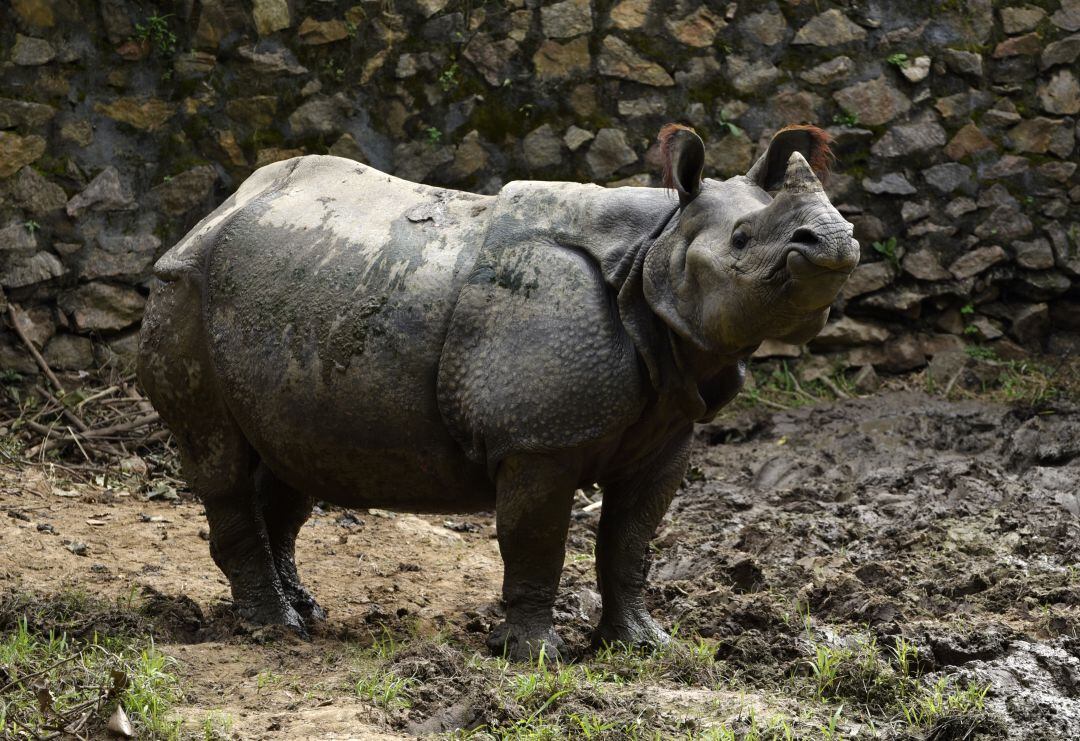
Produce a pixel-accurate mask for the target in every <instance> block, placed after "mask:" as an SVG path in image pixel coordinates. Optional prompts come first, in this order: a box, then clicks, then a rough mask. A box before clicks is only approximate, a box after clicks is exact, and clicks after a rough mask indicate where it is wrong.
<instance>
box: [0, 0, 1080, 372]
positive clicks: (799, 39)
mask: <svg viewBox="0 0 1080 741" xmlns="http://www.w3.org/2000/svg"><path fill="white" fill-rule="evenodd" d="M1078 32H1080V0H1061V1H1060V2H1059V1H1058V0H1048V1H1044V0H1013V1H1012V2H1009V3H1001V4H997V3H995V4H991V3H990V2H988V0H974V1H965V2H955V1H953V0H940V1H939V2H919V1H916V2H903V3H900V2H884V1H882V0H870V1H869V2H861V3H850V4H848V3H835V4H831V3H828V2H826V1H824V0H821V1H818V2H809V0H784V1H782V2H771V3H768V2H766V3H759V2H748V1H746V0H743V1H742V2H723V1H715V2H713V1H710V2H704V3H701V2H690V1H689V0H675V1H672V0H619V1H618V2H610V1H609V0H564V1H563V2H558V3H554V4H550V3H549V4H542V3H540V2H537V0H508V1H507V2H483V1H482V0H397V1H395V0H352V1H351V2H327V1H326V0H322V1H317V0H174V2H157V3H155V2H142V1H141V0H97V1H96V2H91V1H90V0H6V1H5V2H3V3H0V285H2V287H3V291H4V296H5V298H0V308H4V307H3V305H2V304H3V303H4V302H7V301H10V302H12V303H16V304H18V305H19V306H20V307H22V309H23V310H24V312H23V313H22V314H21V315H20V316H21V322H22V324H23V327H24V329H25V331H26V334H27V335H28V336H29V337H30V338H31V339H32V340H33V341H34V342H35V343H36V344H37V345H39V346H40V347H41V348H42V349H43V351H44V354H45V357H46V358H47V359H48V360H49V362H50V363H52V364H53V365H55V366H56V367H58V368H66V369H78V368H84V367H89V366H92V365H94V364H98V363H103V362H107V361H109V360H112V359H116V358H117V357H120V358H123V357H127V356H130V354H131V353H132V351H133V348H134V345H135V341H134V335H135V331H136V329H137V325H138V321H139V318H140V313H141V310H142V307H143V304H144V301H145V295H146V291H147V287H148V278H149V269H150V265H151V264H152V261H153V259H154V257H155V256H156V255H158V254H160V253H161V252H162V251H163V250H164V249H165V248H167V247H168V245H170V244H172V243H173V242H174V241H175V240H176V239H177V238H179V237H180V236H181V235H182V234H183V233H184V232H185V231H186V230H187V229H189V228H190V227H191V226H192V225H193V224H194V223H195V222H196V221H197V220H198V219H199V218H200V217H201V216H202V215H204V214H205V213H206V212H207V211H208V210H209V209H211V208H212V207H213V206H214V205H216V204H217V203H218V202H220V201H221V200H222V199H223V198H224V197H226V196H227V195H228V194H229V193H230V192H231V191H232V190H234V189H235V188H236V187H237V185H238V184H239V183H240V182H241V181H242V180H243V179H244V178H245V177H247V175H248V174H250V173H251V172H252V170H254V169H255V168H256V167H258V166H260V165H263V164H266V163H268V162H273V161H275V160H279V159H283V158H287V157H292V156H294V155H297V154H302V153H326V152H330V153H333V154H337V155H341V156H344V157H351V158H354V159H357V160H360V161H362V162H367V163H370V164H372V165H374V166H376V167H379V168H381V169H384V170H386V171H388V172H393V173H395V174H397V175H399V176H401V177H404V178H409V179H413V180H422V181H424V182H428V183H434V184H439V185H446V186H451V187H455V188H463V189H471V190H477V191H481V192H489V193H490V192H493V191H495V190H497V189H498V188H499V187H500V186H501V184H502V183H504V182H507V181H509V180H511V179H515V178H542V179H573V180H590V181H595V182H601V183H608V184H620V183H630V184H652V185H656V184H657V182H656V169H657V168H656V166H655V149H654V146H653V141H654V137H655V133H656V131H657V130H658V128H659V126H660V125H661V124H662V123H664V122H666V121H669V120H683V121H685V122H688V123H690V124H692V125H694V126H695V127H696V128H697V129H698V131H699V132H701V134H702V136H703V138H704V139H705V140H706V143H707V146H708V170H709V171H710V172H709V173H708V174H711V175H713V176H718V177H722V176H727V175H731V174H733V173H737V172H743V171H745V169H746V168H747V167H748V165H749V164H750V162H751V161H752V159H753V158H754V156H755V153H756V151H758V150H759V149H760V147H761V145H762V142H763V141H767V139H768V137H769V136H770V134H771V133H772V132H773V131H774V130H775V129H776V128H778V127H780V126H782V125H784V124H787V123H792V122H801V121H806V122H815V123H819V124H821V125H827V126H828V127H829V129H830V131H831V133H832V134H833V136H834V137H835V139H836V152H837V154H838V156H839V161H838V165H837V168H836V173H835V175H834V176H833V178H832V180H831V182H830V184H829V188H830V190H831V193H832V195H833V199H834V202H835V203H837V204H838V206H839V208H840V209H841V211H842V212H844V213H845V214H846V215H847V216H848V218H850V219H851V220H852V221H853V222H854V223H855V224H856V232H857V236H858V238H859V240H860V241H861V243H862V245H863V260H864V264H863V265H862V266H861V267H860V268H859V269H858V271H857V272H856V273H855V275H854V276H853V278H852V279H851V281H850V282H849V284H848V286H847V288H846V289H845V291H844V294H843V296H842V297H841V299H839V300H838V302H837V306H836V307H835V310H834V321H833V322H832V323H831V324H830V326H829V327H828V328H827V329H826V330H825V332H823V334H822V336H821V337H820V338H819V339H818V340H817V341H815V343H814V345H813V349H814V350H815V352H818V353H823V354H827V355H829V356H830V357H831V358H832V359H834V360H836V361H837V362H842V363H845V364H848V365H852V366H855V365H858V366H865V365H868V364H870V365H873V366H875V367H876V368H878V369H879V370H886V371H899V370H905V369H909V368H916V367H919V366H920V365H922V364H923V363H925V362H926V358H927V356H930V355H933V354H934V353H936V352H939V351H941V350H943V349H954V348H957V347H959V346H960V345H961V344H963V343H965V342H980V343H987V344H991V345H994V346H995V347H997V348H998V350H999V351H1001V352H1002V353H1005V352H1019V350H1020V348H1019V347H1018V346H1025V347H1027V348H1029V349H1039V348H1041V349H1046V350H1050V351H1053V352H1066V351H1070V350H1072V349H1073V348H1076V347H1080V339H1078V338H1080V335H1078V334H1076V332H1077V330H1080V298H1078V297H1077V291H1076V289H1074V288H1073V285H1074V279H1075V278H1076V277H1077V276H1078V275H1080V256H1078V248H1080V244H1078V242H1080V210H1078V208H1077V203H1078V202H1080V185H1078V183H1080V178H1078V176H1077V173H1076V169H1077V165H1076V161H1077V135H1078V128H1077V121H1076V116H1077V114H1080V83H1078V80H1077V64H1076V60H1077V57H1078V55H1080V33H1078ZM5 321H7V317H6V312H5ZM765 352H766V353H771V354H779V355H797V354H799V353H800V352H801V349H800V348H791V347H783V346H779V345H776V344H770V345H768V346H767V347H766V348H765ZM0 367H2V368H3V369H5V370H7V369H13V370H16V371H20V372H22V371H32V370H33V363H32V361H31V359H30V357H29V356H28V355H27V354H26V353H25V352H24V351H23V349H22V347H21V345H20V344H19V343H18V341H17V340H16V338H15V336H14V334H13V333H12V332H11V331H10V325H8V326H3V327H0Z"/></svg>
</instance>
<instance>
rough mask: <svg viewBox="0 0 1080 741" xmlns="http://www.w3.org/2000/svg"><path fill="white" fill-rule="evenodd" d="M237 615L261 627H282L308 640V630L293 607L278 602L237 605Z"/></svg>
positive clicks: (269, 601) (268, 601)
mask: <svg viewBox="0 0 1080 741" xmlns="http://www.w3.org/2000/svg"><path fill="white" fill-rule="evenodd" d="M236 614H238V615H239V616H240V617H241V618H243V619H244V620H246V621H248V622H251V623H256V624H259V625H280V626H282V627H285V628H288V629H289V630H292V631H293V632H295V633H296V634H297V635H299V636H301V637H303V638H307V637H308V630H307V626H306V625H305V624H304V620H303V618H301V617H300V613H298V612H297V611H296V609H295V608H293V606H292V605H290V604H288V603H286V602H284V601H283V600H282V601H277V600H272V601H271V600H267V601H262V602H259V603H239V602H238V603H236Z"/></svg>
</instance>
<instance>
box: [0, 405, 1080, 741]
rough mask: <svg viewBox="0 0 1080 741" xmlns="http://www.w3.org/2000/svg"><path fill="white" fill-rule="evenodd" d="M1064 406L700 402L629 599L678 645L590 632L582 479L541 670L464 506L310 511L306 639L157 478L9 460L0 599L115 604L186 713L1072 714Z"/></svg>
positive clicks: (858, 726) (1075, 580)
mask: <svg viewBox="0 0 1080 741" xmlns="http://www.w3.org/2000/svg"><path fill="white" fill-rule="evenodd" d="M1078 432H1080V411H1078V409H1077V408H1076V407H1075V406H1073V405H1072V404H1070V403H1067V402H1061V401H1059V402H1049V403H1041V404H1040V405H1038V406H1035V407H1032V406H1027V405H1023V404H1021V405H1017V404H999V403H995V402H989V401H985V400H978V399H975V400H967V401H946V400H944V399H943V398H941V397H940V396H936V395H932V394H927V393H925V392H923V391H912V390H893V391H887V392H882V393H878V394H876V395H873V396H869V397H864V398H856V399H845V400H837V401H833V402H827V403H820V404H814V405H809V406H806V407H802V408H798V409H791V410H779V409H770V408H767V407H764V406H760V405H759V406H757V407H751V408H743V409H741V410H737V411H732V412H728V413H725V415H724V416H723V417H722V418H721V419H720V420H718V421H717V422H715V423H713V424H710V425H707V426H704V427H702V428H701V429H700V430H699V445H698V448H697V452H696V454H695V456H694V460H693V467H692V469H691V472H690V475H689V476H688V480H687V482H686V483H685V484H684V487H683V489H682V490H681V491H680V493H679V495H678V497H677V498H676V500H675V503H674V505H673V506H672V509H671V511H670V512H669V514H668V516H667V518H666V520H665V522H664V524H663V526H662V528H661V529H660V531H659V532H658V534H657V538H656V540H655V549H654V565H653V571H652V587H651V590H650V593H649V602H650V606H651V607H652V609H653V613H654V615H655V616H656V617H657V618H658V619H660V620H661V621H662V622H663V623H664V624H666V625H667V626H671V627H677V630H678V635H679V636H680V638H682V641H681V643H680V644H679V648H678V650H672V651H670V652H667V653H666V654H664V655H662V656H660V657H658V658H648V657H639V656H636V655H633V654H629V653H626V652H623V653H622V654H618V653H617V652H606V653H603V652H602V653H600V654H597V653H595V652H594V651H593V650H592V649H591V648H590V646H589V627H590V623H593V622H595V620H596V617H597V612H598V607H599V605H598V597H597V594H596V592H595V591H594V588H595V585H594V577H593V570H592V569H593V559H592V551H593V543H594V530H595V527H596V524H597V521H598V517H599V510H598V509H597V508H595V507H590V506H588V505H589V502H590V501H591V500H594V499H595V498H596V497H597V496H598V493H597V492H586V493H584V495H583V496H581V497H580V498H579V501H578V508H577V509H576V510H575V516H574V521H573V524H572V532H571V537H570V551H569V553H568V556H567V566H566V570H565V574H564V579H563V588H562V593H561V597H560V600H559V603H558V607H557V620H558V623H559V630H560V632H561V634H562V635H563V637H564V638H565V639H566V640H567V642H568V643H569V644H570V647H571V650H570V659H571V662H572V666H571V667H570V669H569V670H566V669H563V670H562V672H561V673H560V669H559V667H552V666H544V667H507V666H506V665H505V664H504V663H502V662H500V661H498V660H497V659H491V658H487V657H486V653H485V652H484V650H483V639H484V636H485V633H486V631H487V630H488V629H489V628H490V627H491V626H492V625H493V624H494V623H496V622H497V621H498V619H499V614H500V606H499V604H498V601H497V595H498V587H499V580H500V561H499V556H498V549H497V545H496V541H495V531H494V523H493V518H492V517H490V516H485V515H469V516H463V517H445V516H439V517H436V516H416V515H411V514H394V513H388V512H380V511H366V510H365V511H345V510H340V509H330V508H327V509H325V510H323V509H320V510H318V511H317V512H316V515H315V516H314V517H313V518H312V521H311V522H310V523H309V525H308V526H307V527H305V529H304V530H303V532H302V534H301V538H300V542H299V545H298V563H299V566H300V572H301V576H302V577H303V578H304V579H305V581H306V582H307V584H308V586H309V587H310V588H311V590H312V592H313V593H314V594H315V595H316V596H317V598H318V599H319V600H320V601H321V603H322V604H323V605H324V606H325V607H326V608H327V609H328V610H329V613H330V619H329V622H328V623H327V625H326V626H325V627H324V628H323V629H322V630H321V632H320V633H319V634H318V635H316V636H315V637H314V638H313V640H311V641H303V640H300V639H297V638H295V637H292V636H290V635H283V634H280V633H278V632H276V631H272V630H264V629H258V628H256V627H255V626H249V625H244V624H242V623H241V622H239V621H238V620H236V619H235V618H234V617H232V614H231V612H230V610H229V604H228V589H227V585H226V583H225V581H224V578H223V577H222V575H221V574H220V572H219V571H218V570H217V569H216V568H215V567H214V564H213V562H212V561H211V560H210V556H209V552H208V548H207V543H206V541H205V527H206V523H205V519H204V517H203V514H202V510H201V507H200V505H199V504H198V503H197V502H195V501H192V500H191V499H190V497H189V496H187V495H186V494H185V492H184V490H183V487H182V485H177V484H176V483H175V482H170V481H169V480H167V479H164V478H161V477H160V475H157V474H155V473H153V472H151V474H150V477H149V480H146V479H143V478H140V477H139V476H137V475H134V476H133V475H117V476H116V477H115V478H114V477H111V476H105V477H102V476H100V475H86V474H80V472H79V470H77V469H75V470H69V469H64V468H60V467H55V466H49V465H35V466H31V467H27V466H15V465H13V464H10V463H5V464H3V465H2V466H0V509H2V510H3V512H4V513H5V516H3V517H0V553H2V554H3V557H2V559H0V607H3V606H5V605H6V607H4V609H0V627H3V628H4V630H10V629H11V621H12V620H13V616H14V615H15V614H16V613H18V612H19V611H20V610H21V611H22V614H23V615H27V614H29V615H31V616H32V617H33V620H32V621H31V622H33V621H38V622H39V623H40V625H39V627H40V628H41V629H43V630H44V629H47V628H48V627H59V628H64V629H67V630H70V631H74V632H79V633H82V634H83V635H86V634H89V633H90V632H91V631H92V630H95V629H96V630H99V631H101V632H108V631H109V630H111V629H115V624H114V622H111V621H115V620H116V619H117V618H116V615H117V613H118V612H119V613H122V612H123V611H124V610H130V611H132V612H134V613H137V614H138V616H139V617H138V620H139V621H142V622H139V623H138V624H139V625H140V626H143V627H144V628H145V630H146V631H149V632H150V633H151V634H153V635H154V637H155V640H156V642H157V646H158V648H159V649H160V650H162V651H163V652H164V653H166V654H168V655H169V656H171V657H173V658H174V659H175V663H174V664H173V667H174V671H175V673H176V675H177V677H178V680H179V687H180V689H181V692H182V695H181V696H180V697H179V698H178V699H177V700H176V702H175V703H174V710H173V711H172V712H173V713H174V714H175V717H177V718H179V719H180V720H181V721H182V725H181V731H180V733H181V735H182V736H191V737H198V738H213V737H229V738H242V739H256V738H258V739H262V738H276V739H302V738H310V739H345V738H365V739H366V738H400V737H412V736H418V735H428V734H438V733H444V734H453V733H456V734H457V735H458V736H467V735H469V733H472V734H474V735H475V736H476V737H481V738H483V737H490V736H494V737H528V738H548V737H572V738H586V737H593V738H628V737H635V736H637V737H642V738H654V737H659V738H718V739H724V738H743V737H746V738H758V737H761V738H769V737H772V736H770V735H769V733H767V732H765V731H764V729H765V728H767V727H769V726H770V725H771V726H772V727H773V728H774V731H773V736H776V737H781V738H782V737H783V734H784V733H787V729H791V732H792V734H793V736H794V737H798V738H803V737H805V738H845V737H846V738H875V737H876V738H890V739H891V738H933V739H950V738H983V739H990V738H1005V737H1008V738H1011V739H1017V740H1026V739H1031V740H1032V741H1034V740H1036V739H1038V740H1050V739H1072V738H1080V637H1078V630H1080V610H1078V606H1080V552H1078V547H1080V487H1078V484H1080V435H1078ZM2 460H3V459H2V458H0V461H2ZM155 470H156V469H155ZM170 485H172V486H176V487H177V489H178V491H179V498H177V499H169V498H162V497H163V496H164V497H171V496H172V490H171V489H170V488H169V486H170ZM148 493H153V494H154V497H155V498H153V499H148ZM72 593H77V594H80V595H81V597H80V599H81V600H82V601H80V602H78V605H82V606H83V607H82V608H79V607H78V606H77V607H75V608H70V595H71V594H72ZM87 596H89V597H90V600H89V602H88V601H86V599H85V598H86V597H87ZM65 600H67V602H65ZM54 603H55V604H60V603H63V604H66V605H69V607H67V608H65V609H66V612H65V613H64V615H63V616H62V617H56V616H55V615H54V614H53V613H51V612H50V605H53V604H54ZM102 605H105V607H104V608H103V607H102ZM80 609H81V610H82V612H80ZM102 610H104V611H102ZM5 620H6V621H7V622H6V623H5V622H4V621H5ZM50 620H56V621H57V625H56V626H49V625H48V623H49V621H50ZM898 637H901V638H902V641H900V642H898V641H897V638H898ZM897 646H903V647H908V648H910V651H909V652H903V651H898V650H897ZM867 647H871V648H870V649H868V648H867ZM898 653H904V656H905V658H904V659H903V660H901V659H900V658H899V657H898V655H897V654H898ZM868 654H869V658H867V655H868ZM822 657H824V659H825V660H826V661H825V663H828V661H827V660H828V659H829V657H836V658H837V665H838V666H839V669H838V670H836V671H835V676H831V675H826V676H824V677H822V675H821V670H822V663H823V662H822ZM901 664H903V667H901ZM815 666H816V667H817V669H816V670H815ZM530 683H531V684H530ZM534 685H538V687H537V686H534ZM934 687H937V688H938V689H937V690H936V692H937V695H936V697H937V700H935V699H934V698H935V694H934V693H935V690H933V689H932V688H934ZM902 693H905V694H904V697H909V698H916V697H923V698H928V699H927V702H928V703H929V704H930V705H932V704H933V703H934V702H937V705H938V706H939V707H938V709H937V711H935V713H936V714H935V713H931V714H929V715H924V716H923V721H919V719H918V717H912V716H910V713H911V712H913V711H914V710H915V709H917V706H918V703H917V702H916V701H915V700H914V699H911V700H910V701H905V700H903V698H901V697H900V695H901V694H902ZM965 693H966V694H965ZM962 697H967V698H969V699H970V698H976V701H975V702H967V703H966V704H965V702H963V701H961V700H960V699H956V698H962ZM954 700H955V702H954ZM905 703H906V704H905ZM950 703H952V704H951V705H950ZM942 708H944V709H942ZM906 713H907V714H906ZM776 729H784V730H776ZM754 733H759V736H754V735H753V734H754ZM485 734H487V736H485ZM729 734H730V735H729Z"/></svg>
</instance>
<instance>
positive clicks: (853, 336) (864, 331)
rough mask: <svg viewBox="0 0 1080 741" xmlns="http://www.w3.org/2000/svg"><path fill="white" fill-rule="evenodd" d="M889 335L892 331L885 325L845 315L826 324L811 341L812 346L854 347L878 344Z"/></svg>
mask: <svg viewBox="0 0 1080 741" xmlns="http://www.w3.org/2000/svg"><path fill="white" fill-rule="evenodd" d="M889 335H890V332H889V330H887V329H886V328H885V327H882V326H880V325H878V324H873V323H871V322H862V321H859V320H858V319H852V318H851V317H847V316H845V317H841V318H840V319H838V320H836V321H831V322H829V323H828V324H826V325H825V328H824V329H822V330H821V332H819V333H818V335H817V337H815V338H814V339H812V340H811V341H810V346H811V347H852V346H855V345H867V344H878V343H880V342H884V341H885V340H887V339H888V338H889Z"/></svg>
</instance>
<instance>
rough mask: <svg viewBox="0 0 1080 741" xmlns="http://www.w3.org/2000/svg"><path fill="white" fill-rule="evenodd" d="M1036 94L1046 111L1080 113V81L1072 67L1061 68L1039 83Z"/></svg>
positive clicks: (1067, 114)
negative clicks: (1045, 80)
mask: <svg viewBox="0 0 1080 741" xmlns="http://www.w3.org/2000/svg"><path fill="white" fill-rule="evenodd" d="M1036 94H1037V95H1038V98H1039V104H1040V105H1041V106H1042V108H1043V110H1044V111H1047V112H1049V113H1057V114H1061V115H1066V116H1071V115H1073V114H1076V113H1080V82H1078V81H1077V79H1076V75H1075V74H1074V73H1073V71H1072V70H1071V69H1059V70H1058V71H1057V72H1055V73H1054V74H1053V75H1051V76H1050V79H1049V80H1048V81H1047V82H1043V83H1040V84H1039V86H1038V88H1037V90H1036Z"/></svg>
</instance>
